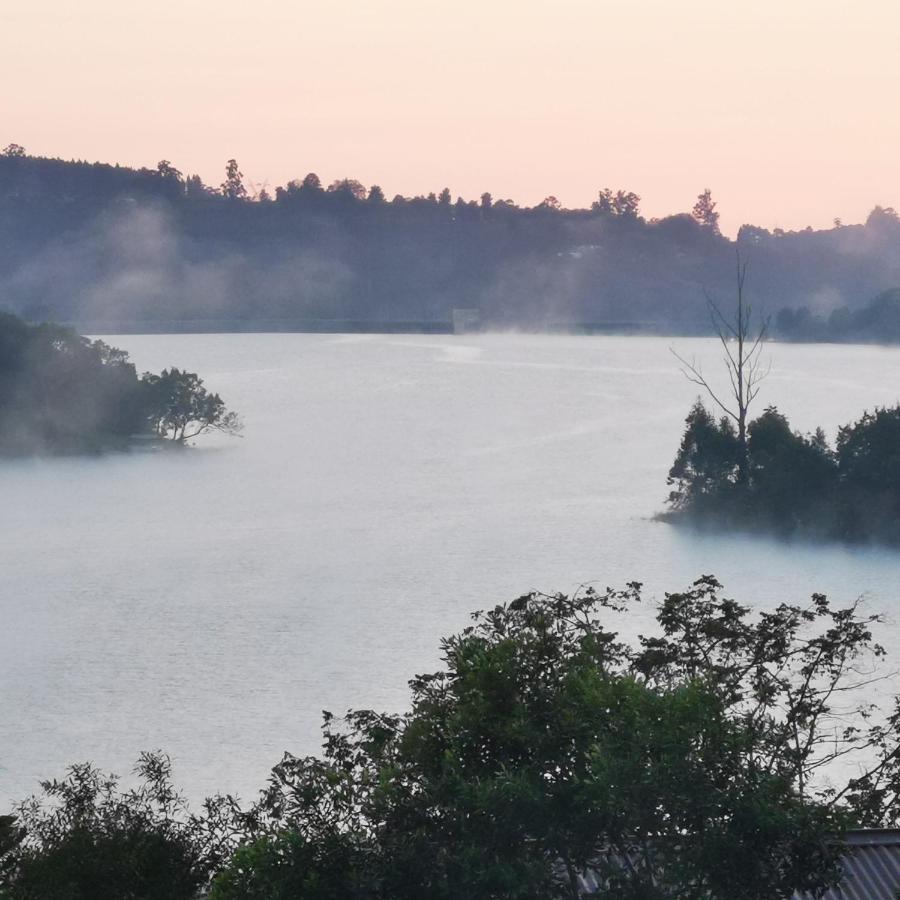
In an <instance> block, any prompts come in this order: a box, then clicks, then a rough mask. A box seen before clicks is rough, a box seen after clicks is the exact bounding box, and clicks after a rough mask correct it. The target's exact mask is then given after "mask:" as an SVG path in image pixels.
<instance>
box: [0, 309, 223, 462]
mask: <svg viewBox="0 0 900 900" xmlns="http://www.w3.org/2000/svg"><path fill="white" fill-rule="evenodd" d="M210 430H219V431H225V432H229V433H236V432H237V431H239V430H240V421H239V419H238V417H237V416H236V414H235V413H233V412H229V411H228V410H227V409H226V407H225V404H224V402H223V401H222V398H221V397H219V395H218V394H213V393H210V392H209V391H207V389H206V388H205V386H204V384H203V381H202V379H200V378H199V377H198V376H197V375H195V374H193V373H191V372H184V371H181V370H179V369H177V368H172V369H166V370H164V371H163V372H162V373H161V374H160V375H154V374H150V373H146V374H144V375H143V376H141V377H138V375H137V372H136V370H135V367H134V365H133V364H132V363H131V362H130V361H129V359H128V354H127V353H125V352H124V351H122V350H118V349H116V348H115V347H110V346H109V345H108V344H106V343H104V342H103V341H100V340H93V341H92V340H89V339H88V338H85V337H83V336H81V335H79V334H78V333H77V332H75V331H73V330H72V329H70V328H64V327H62V326H59V325H54V324H47V323H45V324H41V325H29V324H28V323H26V322H24V321H22V320H21V319H20V318H18V317H16V316H14V315H10V314H8V313H0V454H2V455H11V456H16V455H23V454H32V453H41V452H46V453H73V452H84V451H95V450H101V449H104V448H110V447H127V446H128V445H129V444H130V443H131V442H132V441H133V440H134V439H135V437H137V436H151V435H155V436H156V437H157V438H159V439H168V440H171V441H173V442H174V443H176V444H185V443H186V442H187V441H188V440H190V439H191V438H193V437H196V436H197V435H199V434H202V433H204V432H206V431H210Z"/></svg>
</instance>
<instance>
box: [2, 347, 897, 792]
mask: <svg viewBox="0 0 900 900" xmlns="http://www.w3.org/2000/svg"><path fill="white" fill-rule="evenodd" d="M110 340H111V342H112V343H114V344H117V345H119V346H122V347H124V348H126V349H128V350H129V351H131V353H132V356H133V358H134V360H135V362H136V363H137V365H138V369H139V370H140V371H143V370H147V369H149V370H159V369H161V368H162V367H164V366H168V365H177V366H181V367H187V368H189V369H192V370H196V371H199V372H200V373H202V374H203V375H204V377H205V378H206V381H207V383H208V384H209V385H210V387H212V388H213V389H214V390H217V391H219V392H221V394H222V395H223V397H224V398H225V400H226V402H228V404H229V405H230V406H232V407H233V408H235V409H237V410H239V411H240V412H241V413H242V414H243V416H244V420H245V422H246V430H245V435H246V437H245V438H244V439H243V440H228V439H218V438H217V439H210V440H208V441H207V442H206V443H204V444H202V449H201V450H199V451H198V452H195V453H190V454H162V455H154V454H135V455H133V456H113V457H107V458H103V459H85V460H60V461H28V462H21V463H14V464H6V465H4V466H3V467H2V468H0V491H2V497H3V504H2V508H0V528H2V531H0V538H2V541H0V573H2V574H0V578H2V591H0V804H2V805H5V801H6V800H8V799H11V798H20V797H21V796H23V795H24V794H26V793H28V792H30V791H31V790H33V789H34V787H35V785H36V781H37V779H38V778H44V777H48V776H53V775H57V774H59V773H60V772H61V769H62V767H63V766H64V765H65V764H66V763H68V762H71V761H75V760H82V759H88V758H89V759H93V760H94V761H95V762H97V763H98V764H99V765H101V766H103V767H104V768H111V769H114V770H117V771H120V772H124V771H127V770H128V769H129V768H130V766H131V763H132V761H133V760H134V759H135V758H136V756H137V754H138V752H139V751H140V750H141V749H145V748H153V747H163V748H165V749H167V750H168V751H169V752H170V753H171V754H172V755H173V756H174V758H175V761H176V775H177V776H178V779H179V780H180V781H181V783H183V784H184V785H186V787H187V788H188V790H189V793H191V794H192V795H194V796H199V795H202V794H204V793H207V792H211V791H213V790H216V789H223V790H231V791H237V792H239V793H241V794H242V795H243V796H245V797H246V796H247V795H249V794H250V793H252V792H253V791H254V790H255V789H256V788H257V787H259V786H261V785H262V783H263V780H264V778H265V775H266V773H267V771H268V768H269V766H270V765H271V764H272V763H274V762H275V761H276V760H277V759H278V758H279V756H280V755H281V753H282V751H283V750H285V749H290V750H291V751H293V752H298V753H302V752H312V751H314V750H315V749H316V748H317V746H318V723H319V718H320V711H321V710H322V709H325V708H328V709H332V710H334V711H337V712H340V711H343V710H344V709H346V708H348V707H351V706H366V707H378V708H385V709H395V710H396V709H402V708H404V706H405V702H406V687H405V685H406V680H407V679H408V678H409V677H410V676H411V675H412V674H413V673H415V672H418V671H423V670H427V669H429V668H431V667H432V666H434V665H435V663H436V660H437V647H438V640H439V638H440V636H441V635H442V634H445V633H448V632H450V631H452V630H457V629H459V628H461V627H463V626H464V625H465V624H466V623H467V614H468V612H469V611H470V610H472V609H475V608H479V607H483V606H485V605H487V604H492V603H494V602H496V601H500V600H507V599H511V598H513V597H515V596H517V595H518V594H521V593H522V592H523V591H526V590H528V589H530V588H539V589H542V590H547V591H553V590H564V591H569V590H573V589H575V588H576V587H577V586H578V585H579V584H582V583H584V582H593V583H597V584H599V585H600V586H605V585H607V584H610V585H621V584H623V583H624V582H625V581H628V580H632V579H638V580H642V581H643V582H644V583H645V585H646V591H647V595H648V596H650V597H652V596H654V595H655V596H659V595H660V593H661V592H662V591H664V590H666V589H676V588H680V587H683V586H684V585H685V584H687V583H688V582H690V581H691V580H692V579H693V578H695V577H696V576H698V575H700V574H701V573H708V572H712V573H715V574H716V575H717V576H718V577H719V579H720V580H721V581H723V582H724V583H725V585H726V588H727V589H728V592H729V593H730V594H731V595H733V596H735V597H736V598H737V599H739V600H741V601H743V602H747V603H757V604H765V605H769V604H772V603H775V602H778V601H780V600H800V599H802V598H804V597H806V596H808V595H809V594H810V593H811V592H812V591H814V590H815V591H822V592H825V593H828V594H829V595H831V596H832V597H834V598H835V599H838V600H841V601H849V600H851V599H852V598H854V597H856V596H858V595H860V594H865V595H866V596H867V598H868V599H869V603H870V606H871V607H872V608H873V609H878V610H883V611H886V612H887V613H888V614H889V615H891V616H894V615H895V611H896V610H897V609H898V608H900V598H898V588H897V586H898V584H900V552H897V553H894V552H891V551H885V550H881V549H877V548H868V547H857V548H846V547H841V546H838V545H828V546H817V545H811V544H803V543H794V544H783V543H779V542H778V541H775V540H769V539H765V538H751V537H736V536H726V535H715V534H698V533H693V532H689V531H677V530H675V529H673V528H672V527H671V526H669V525H665V524H660V523H657V522H654V521H652V518H651V517H652V515H653V513H654V512H656V511H657V510H658V509H660V507H661V503H662V500H663V498H664V497H665V494H666V485H665V477H666V471H667V468H668V466H669V464H670V462H671V459H672V457H673V456H674V453H675V449H676V447H677V443H678V440H679V438H680V434H681V429H682V423H683V419H684V416H685V415H686V414H687V411H688V408H689V406H690V404H691V402H692V401H693V399H694V397H695V395H696V388H695V387H694V386H692V385H691V384H689V383H688V382H687V381H685V380H684V379H683V378H682V377H681V376H680V375H679V373H678V372H677V368H676V366H675V364H674V362H673V360H672V358H671V356H670V354H669V352H668V345H669V343H670V342H669V341H667V340H665V339H655V338H613V337H561V336H552V337H551V336H523V335H484V336H466V337H464V338H454V337H451V336H447V337H429V338H427V339H423V338H421V337H414V336H410V337H398V336H370V337H367V339H365V340H359V339H356V338H355V336H354V339H347V338H346V337H342V336H328V335H285V334H279V335H178V336H165V335H163V336H160V335H154V336H127V337H121V338H115V339H110ZM677 343H678V346H679V350H680V351H681V352H683V353H684V352H686V353H688V354H691V353H695V354H696V355H697V356H698V357H699V358H700V359H702V360H704V361H705V368H706V371H707V372H708V373H713V372H715V371H716V368H715V367H716V365H717V363H718V351H717V348H716V345H715V344H713V343H712V342H707V341H698V340H694V341H691V340H681V339H679V340H678V341H677ZM771 356H772V360H773V369H772V375H771V377H770V378H769V380H768V381H767V382H766V384H765V386H764V389H763V394H762V395H761V397H760V400H761V401H762V403H769V402H771V403H776V404H777V405H778V406H779V407H780V408H781V410H782V411H783V412H785V413H786V414H787V415H788V416H789V418H790V419H791V422H792V423H793V424H794V426H795V427H799V428H802V429H804V430H811V429H813V428H814V427H815V426H816V425H818V424H822V425H823V426H825V428H826V430H827V431H829V433H830V435H831V436H832V437H833V435H834V431H835V429H836V426H837V425H839V424H841V423H843V422H846V421H849V420H850V419H852V418H854V417H856V416H857V415H858V414H859V412H861V410H862V409H863V408H864V407H866V406H868V407H870V408H871V407H872V406H874V405H876V404H887V403H894V402H896V400H897V399H898V388H897V387H895V386H896V385H900V352H898V351H895V350H889V349H883V348H874V347H837V346H828V347H823V346H809V345H808V346H789V345H774V346H773V347H772V349H771ZM759 409H760V411H761V409H762V406H761V405H760V407H759ZM649 616H650V611H649V610H648V611H647V612H646V613H645V614H643V615H638V616H636V617H635V618H634V619H633V620H632V621H631V622H630V623H629V627H631V628H633V630H634V631H635V632H637V631H640V630H641V628H642V627H646V624H647V620H648V618H649ZM894 634H895V631H894V627H893V624H891V625H890V626H889V627H888V631H887V634H886V640H887V641H888V644H889V648H890V645H891V644H892V643H893V642H894V641H893V635H894Z"/></svg>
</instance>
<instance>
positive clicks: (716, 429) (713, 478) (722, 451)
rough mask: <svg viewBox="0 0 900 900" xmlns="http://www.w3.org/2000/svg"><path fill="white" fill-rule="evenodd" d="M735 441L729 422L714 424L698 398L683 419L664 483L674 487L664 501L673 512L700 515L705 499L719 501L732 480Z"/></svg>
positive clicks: (713, 420)
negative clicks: (679, 441)
mask: <svg viewBox="0 0 900 900" xmlns="http://www.w3.org/2000/svg"><path fill="white" fill-rule="evenodd" d="M737 463H738V442H737V436H736V435H735V433H734V427H733V426H732V424H731V420H730V419H729V418H727V417H723V418H722V419H721V420H720V421H719V422H716V421H715V419H714V417H713V416H712V415H711V414H710V412H709V410H707V409H706V407H705V406H704V405H703V402H702V401H701V400H700V399H698V400H697V402H696V403H695V404H694V405H693V406H692V407H691V411H690V413H688V416H687V418H686V419H685V430H684V436H683V437H682V439H681V446H680V447H679V448H678V454H677V456H676V457H675V462H674V463H673V464H672V468H671V469H669V477H668V480H667V484H669V485H670V486H674V488H673V490H672V492H671V493H670V494H669V498H668V502H669V503H670V504H671V506H672V508H673V509H675V510H687V509H690V510H691V511H692V512H700V511H701V507H702V506H703V504H704V501H705V499H706V498H710V497H712V498H715V499H716V500H719V499H720V497H721V494H722V492H723V490H724V489H727V488H728V487H729V486H730V485H731V484H732V483H733V481H734V476H735V472H736V471H737Z"/></svg>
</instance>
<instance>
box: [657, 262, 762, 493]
mask: <svg viewBox="0 0 900 900" xmlns="http://www.w3.org/2000/svg"><path fill="white" fill-rule="evenodd" d="M735 255H736V260H737V308H736V310H735V314H734V318H733V319H731V318H729V317H727V316H726V315H725V314H724V313H723V312H722V310H721V308H720V307H719V305H718V303H716V301H715V300H714V299H713V298H712V297H711V296H710V295H709V294H708V293H707V294H706V307H707V311H708V312H709V317H710V321H711V323H712V327H713V331H714V332H715V334H716V336H717V337H718V339H719V342H720V343H721V345H722V348H723V349H724V351H725V368H726V370H727V372H728V378H729V381H730V385H731V396H732V399H733V403H731V402H726V401H724V400H722V399H721V396H720V392H718V391H716V390H714V389H713V387H712V385H710V383H709V381H708V380H707V379H706V377H705V376H704V375H703V371H702V369H701V367H700V365H699V364H698V363H697V362H696V361H694V360H692V361H690V362H688V361H687V360H686V359H684V357H682V356H680V355H679V354H678V353H676V352H675V350H671V352H672V354H673V355H674V356H675V358H676V359H677V360H678V361H679V362H680V363H681V367H682V368H681V371H682V373H683V374H684V376H685V377H686V378H687V379H688V381H690V382H691V383H693V384H696V385H699V386H700V387H702V388H703V389H704V390H705V391H706V392H707V394H709V396H710V397H711V398H712V400H713V401H714V402H715V404H716V405H717V406H718V407H719V408H720V409H721V410H722V412H723V413H725V415H726V416H728V417H729V418H730V419H732V420H733V421H734V423H735V424H736V425H737V432H738V434H737V438H738V452H739V457H738V481H739V482H740V483H741V484H745V483H746V481H747V476H748V467H749V461H748V458H747V411H748V410H749V408H750V405H751V404H752V403H753V401H754V400H755V399H756V396H757V395H758V394H759V388H760V382H761V381H762V380H763V379H764V378H765V377H766V375H767V374H768V368H766V369H763V368H762V366H761V359H760V358H761V355H762V349H763V346H764V344H765V342H766V338H767V337H768V331H769V319H768V318H766V319H763V320H762V321H761V322H760V324H759V325H758V327H756V328H754V327H753V324H752V322H753V320H752V312H753V309H752V307H751V306H750V304H749V303H747V302H746V299H745V292H744V285H745V282H746V279H747V264H746V263H742V262H741V254H740V250H738V251H736V254H735ZM670 349H671V348H670Z"/></svg>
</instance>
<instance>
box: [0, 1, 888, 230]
mask: <svg viewBox="0 0 900 900" xmlns="http://www.w3.org/2000/svg"><path fill="white" fill-rule="evenodd" d="M898 39H900V3H897V2H896V0H856V2H852V3H851V2H849V0H846V2H845V0H842V2H838V0H815V2H813V0H778V2H775V0H753V2H750V0H745V2H740V3H729V2H726V0H552V2H550V0H480V2H476V0H329V2H305V0H255V2H252V3H236V2H234V0H180V2H173V0H154V2H152V3H140V4H138V3H136V2H134V0H27V2H19V3H14V2H12V0H4V2H0V85H2V89H0V146H2V145H5V144H6V143H9V142H12V141H15V142H17V143H20V144H23V145H24V146H25V147H26V148H27V150H28V151H29V152H30V153H34V154H38V155H48V156H62V157H66V158H70V157H74V158H83V159H89V160H95V159H99V160H104V161H112V162H121V163H123V164H130V165H151V166H152V165H155V164H156V162H157V160H159V159H161V158H167V159H170V160H171V161H172V162H173V163H174V164H175V165H177V166H178V167H179V168H180V169H182V171H184V172H186V173H192V172H197V173H199V174H200V175H201V176H202V177H203V178H204V179H205V180H206V181H208V182H211V183H214V184H218V183H219V182H220V181H221V179H222V169H223V166H224V162H225V160H226V159H227V158H228V157H231V156H234V157H236V158H237V159H238V161H239V163H240V165H241V168H242V170H243V172H244V173H245V175H246V176H248V178H249V179H251V180H253V181H254V182H256V183H257V184H262V183H263V182H268V184H269V185H270V187H271V186H274V185H276V184H282V183H284V182H286V181H287V180H289V179H291V178H296V177H302V176H303V175H304V174H305V173H306V172H308V171H315V172H318V174H319V175H320V177H321V178H322V180H323V181H325V182H328V181H331V180H333V179H335V178H340V177H354V178H358V179H359V180H360V181H362V182H363V183H365V184H367V185H370V184H373V183H378V184H380V185H381V186H382V187H383V188H384V190H385V193H386V194H387V195H388V196H389V197H390V196H393V195H394V194H395V193H403V194H408V195H412V194H418V193H427V192H428V191H432V190H433V191H437V190H440V188H442V187H443V186H445V185H447V186H449V187H450V189H451V191H452V192H453V194H454V196H455V195H457V194H462V195H463V196H464V197H466V198H475V197H477V196H478V195H480V194H481V193H482V192H483V191H485V190H489V191H491V192H492V193H493V194H494V196H495V197H510V198H512V199H514V200H516V201H517V202H519V203H522V204H527V205H531V204H533V203H536V202H539V201H540V200H542V199H543V198H544V197H545V196H546V195H548V194H554V195H555V196H557V197H558V198H559V199H560V200H561V201H562V202H563V204H564V205H566V206H586V205H589V204H590V202H591V201H592V200H593V199H594V197H595V196H596V193H597V190H598V189H599V188H601V187H604V186H610V187H613V188H618V187H624V188H628V189H630V190H634V191H636V192H637V193H639V194H640V195H641V196H642V197H643V211H644V213H645V214H646V215H648V216H658V215H665V214H667V213H671V212H678V211H684V210H689V209H690V207H691V206H692V205H693V202H694V199H695V197H696V195H697V193H698V192H699V191H700V190H702V189H703V188H704V187H710V188H711V189H712V191H713V196H714V197H715V199H716V200H717V201H718V203H719V209H720V211H721V213H722V224H723V226H724V229H725V230H726V231H729V232H733V231H734V230H735V229H736V228H737V227H738V226H739V225H740V224H741V223H742V222H753V223H756V224H760V225H765V226H767V227H776V226H780V227H783V228H800V227H804V226H806V225H813V226H817V227H819V226H826V225H829V224H830V223H831V221H832V219H833V218H834V217H835V216H839V217H841V218H842V219H843V220H844V221H845V222H855V221H860V220H862V219H864V218H865V216H866V214H867V213H868V211H869V210H870V209H871V208H872V206H874V205H875V204H876V203H880V204H882V205H895V206H898V207H900V153H898V147H900V117H898V88H900V53H898V52H897V49H896V43H897V41H898Z"/></svg>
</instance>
